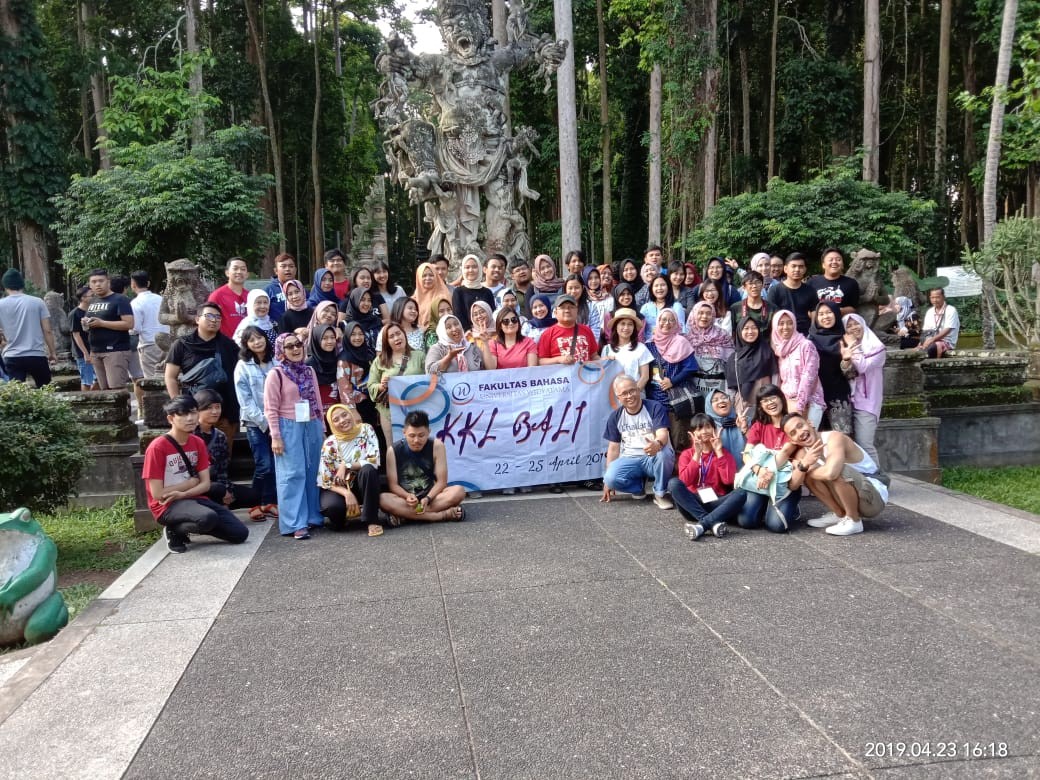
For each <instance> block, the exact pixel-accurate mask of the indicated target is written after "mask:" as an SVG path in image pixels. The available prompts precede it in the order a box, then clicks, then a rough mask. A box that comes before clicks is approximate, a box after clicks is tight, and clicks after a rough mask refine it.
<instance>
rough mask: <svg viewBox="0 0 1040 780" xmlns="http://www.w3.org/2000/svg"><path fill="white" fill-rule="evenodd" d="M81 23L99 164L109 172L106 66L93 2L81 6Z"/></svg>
mask: <svg viewBox="0 0 1040 780" xmlns="http://www.w3.org/2000/svg"><path fill="white" fill-rule="evenodd" d="M79 14H80V21H81V24H82V30H83V49H84V51H85V53H86V55H87V57H88V58H89V59H90V64H91V68H90V98H91V101H92V103H93V105H94V126H95V127H96V128H97V132H96V133H95V137H96V138H97V150H98V164H99V165H100V166H101V168H102V170H108V169H109V168H111V167H112V161H111V160H110V159H109V156H108V149H107V148H106V147H105V142H106V141H107V140H108V138H107V137H106V135H105V128H104V127H103V125H104V123H105V106H106V105H107V101H106V99H105V76H104V70H103V68H104V66H103V64H102V62H101V59H100V58H98V57H97V56H96V55H97V50H96V47H97V44H96V42H95V40H94V29H93V25H94V16H95V14H96V11H95V9H94V3H93V2H92V0H84V2H82V3H80V6H79Z"/></svg>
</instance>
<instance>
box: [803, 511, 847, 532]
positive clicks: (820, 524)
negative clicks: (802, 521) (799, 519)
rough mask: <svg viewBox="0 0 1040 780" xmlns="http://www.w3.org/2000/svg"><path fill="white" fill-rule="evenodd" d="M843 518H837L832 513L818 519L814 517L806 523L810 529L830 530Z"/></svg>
mask: <svg viewBox="0 0 1040 780" xmlns="http://www.w3.org/2000/svg"><path fill="white" fill-rule="evenodd" d="M844 519H845V518H843V517H838V516H837V515H836V514H834V512H828V513H827V514H825V515H821V516H820V517H814V518H812V519H811V520H809V521H808V525H809V526H810V527H811V528H830V527H831V526H832V525H837V524H838V523H840V522H841V521H842V520H844Z"/></svg>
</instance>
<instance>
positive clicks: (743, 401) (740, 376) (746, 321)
mask: <svg viewBox="0 0 1040 780" xmlns="http://www.w3.org/2000/svg"><path fill="white" fill-rule="evenodd" d="M733 337H734V339H736V344H737V349H736V352H734V353H733V354H732V355H730V356H729V358H728V359H727V360H726V386H727V387H728V388H729V389H730V390H731V391H733V394H734V398H733V400H734V402H735V406H736V415H737V426H738V427H739V428H740V430H741V432H742V433H745V434H746V433H747V432H748V428H750V427H751V424H752V422H753V418H754V416H755V404H756V398H757V394H758V389H759V388H760V387H762V386H764V385H767V384H770V383H771V382H772V381H773V374H774V373H775V372H776V356H775V355H774V354H773V347H772V345H771V344H770V343H769V339H768V338H767V337H766V336H765V335H764V334H763V333H762V326H761V325H760V324H759V323H758V321H757V320H756V319H754V318H753V317H744V318H743V319H741V320H740V321H739V322H738V323H737V330H736V333H734V334H733ZM740 462H741V461H738V463H740Z"/></svg>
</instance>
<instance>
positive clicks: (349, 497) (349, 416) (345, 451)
mask: <svg viewBox="0 0 1040 780" xmlns="http://www.w3.org/2000/svg"><path fill="white" fill-rule="evenodd" d="M325 419H326V420H327V421H328V424H329V430H330V431H331V432H332V434H331V435H330V436H329V437H328V438H327V439H325V443H324V444H322V446H321V459H320V465H319V467H318V491H319V499H318V500H319V503H320V506H321V513H322V514H323V515H324V516H325V518H326V519H327V520H328V521H329V527H330V528H332V530H333V531H342V530H343V528H344V527H345V526H346V524H347V521H348V520H354V519H358V520H360V521H361V523H363V524H364V525H366V526H367V527H368V535H369V536H382V535H383V526H382V524H381V523H380V522H379V473H378V469H379V464H380V463H381V462H382V461H381V460H380V453H379V442H378V440H377V439H376V432H375V430H373V428H372V426H371V425H368V424H367V423H365V422H362V420H361V416H360V415H359V414H358V412H357V410H356V409H355V408H354V407H353V406H347V405H345V404H335V405H333V406H331V407H329V410H328V411H327V412H326V413H325Z"/></svg>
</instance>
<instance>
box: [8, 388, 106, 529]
mask: <svg viewBox="0 0 1040 780" xmlns="http://www.w3.org/2000/svg"><path fill="white" fill-rule="evenodd" d="M0 441H2V442H3V447H2V448H0V510H2V511H10V510H12V509H17V508H18V507H20V506H24V507H28V508H29V510H30V511H32V512H33V513H36V512H48V511H53V510H55V509H57V508H58V507H60V506H62V505H64V504H65V502H66V501H68V499H69V497H70V496H74V495H76V490H77V488H76V485H77V483H78V482H79V478H80V475H81V474H82V473H83V469H84V466H85V464H86V461H87V458H88V457H89V453H88V451H87V443H86V440H85V439H84V437H83V428H82V426H81V425H80V424H79V421H78V420H77V419H76V416H75V414H74V413H73V412H72V409H71V407H70V406H69V405H68V404H67V403H66V402H65V401H63V400H62V399H60V398H59V397H58V396H56V395H55V394H54V392H53V391H52V390H51V389H50V388H42V389H39V390H37V389H32V388H30V387H29V386H28V385H26V384H25V383H23V382H7V383H6V384H3V385H0Z"/></svg>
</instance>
